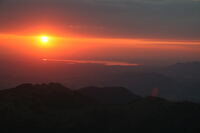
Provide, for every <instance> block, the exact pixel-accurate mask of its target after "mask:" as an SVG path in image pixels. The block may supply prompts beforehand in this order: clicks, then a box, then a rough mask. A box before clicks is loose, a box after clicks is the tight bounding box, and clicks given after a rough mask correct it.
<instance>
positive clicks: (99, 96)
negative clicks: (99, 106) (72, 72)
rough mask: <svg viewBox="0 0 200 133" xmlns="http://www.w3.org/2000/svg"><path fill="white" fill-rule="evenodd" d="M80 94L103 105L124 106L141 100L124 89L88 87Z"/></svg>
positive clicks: (80, 90)
mask: <svg viewBox="0 0 200 133" xmlns="http://www.w3.org/2000/svg"><path fill="white" fill-rule="evenodd" d="M78 92H79V93H80V94H82V95H84V96H87V97H91V98H93V99H96V100H97V101H98V102H100V103H103V104H124V103H130V102H132V101H134V100H138V99H140V98H141V97H140V96H137V95H135V94H133V93H132V92H130V91H129V90H127V89H126V88H123V87H101V88H99V87H86V88H82V89H79V90H78Z"/></svg>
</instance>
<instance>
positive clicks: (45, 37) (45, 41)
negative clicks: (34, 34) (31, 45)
mask: <svg viewBox="0 0 200 133" xmlns="http://www.w3.org/2000/svg"><path fill="white" fill-rule="evenodd" d="M40 39H41V42H42V43H47V42H48V41H49V38H48V37H47V36H42V37H41V38H40Z"/></svg>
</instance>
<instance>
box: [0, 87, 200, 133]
mask: <svg viewBox="0 0 200 133" xmlns="http://www.w3.org/2000/svg"><path fill="white" fill-rule="evenodd" d="M0 118H1V123H0V127H1V131H5V130H6V131H7V132H8V131H11V130H13V131H15V132H16V131H20V132H23V131H27V129H28V132H33V133H35V132H38V131H41V130H44V131H47V132H56V133H60V132H69V133H78V132H96V133H122V132H125V133H126V132H147V131H148V132H151V131H156V132H160V133H163V132H166V133H167V132H173V133H177V132H181V133H184V132H190V133H191V132H194V131H195V130H196V129H198V128H199V121H200V105H199V104H194V103H190V102H172V101H167V100H165V99H162V98H157V97H144V98H142V97H140V96H137V95H135V94H133V93H131V92H130V91H128V90H127V89H126V88H123V87H103V88H101V87H87V88H82V89H80V90H77V91H73V90H71V89H69V88H66V87H64V86H63V85H61V84H58V83H50V84H36V85H33V84H23V85H19V86H17V87H16V88H12V89H7V90H2V91H0Z"/></svg>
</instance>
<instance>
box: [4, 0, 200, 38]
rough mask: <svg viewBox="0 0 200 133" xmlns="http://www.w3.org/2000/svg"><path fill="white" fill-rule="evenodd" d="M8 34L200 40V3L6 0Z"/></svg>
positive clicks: (174, 0)
mask: <svg viewBox="0 0 200 133" xmlns="http://www.w3.org/2000/svg"><path fill="white" fill-rule="evenodd" d="M0 1H1V2H0V18H1V21H0V25H1V26H0V31H1V32H3V33H5V32H6V33H15V34H34V33H41V32H48V33H52V34H56V35H58V34H59V35H68V36H69V35H77V36H90V37H91V36H92V37H112V38H113V37H120V38H156V39H158V38H164V39H182V40H187V39H192V40H199V37H200V30H199V23H200V17H199V16H200V1H199V0H0Z"/></svg>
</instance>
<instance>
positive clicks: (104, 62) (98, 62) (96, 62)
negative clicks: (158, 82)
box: [42, 59, 139, 66]
mask: <svg viewBox="0 0 200 133" xmlns="http://www.w3.org/2000/svg"><path fill="white" fill-rule="evenodd" d="M42 60H43V61H48V62H64V63H67V64H101V65H105V66H139V64H133V63H127V62H118V61H94V60H59V59H42Z"/></svg>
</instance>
